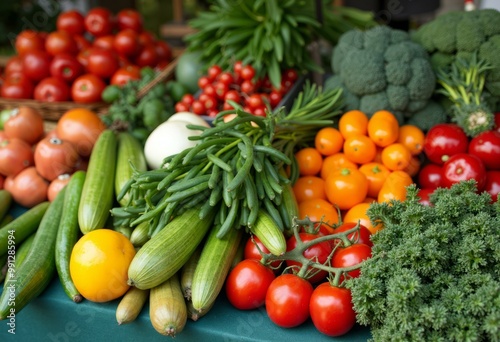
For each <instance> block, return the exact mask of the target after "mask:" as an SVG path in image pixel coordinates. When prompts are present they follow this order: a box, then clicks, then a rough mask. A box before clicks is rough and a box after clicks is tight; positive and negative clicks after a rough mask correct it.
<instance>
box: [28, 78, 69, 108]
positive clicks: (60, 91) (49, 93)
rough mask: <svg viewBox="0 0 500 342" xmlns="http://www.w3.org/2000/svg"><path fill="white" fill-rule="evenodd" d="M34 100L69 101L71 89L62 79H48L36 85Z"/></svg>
mask: <svg viewBox="0 0 500 342" xmlns="http://www.w3.org/2000/svg"><path fill="white" fill-rule="evenodd" d="M34 98H35V100H38V101H44V102H61V101H69V100H70V88H69V85H68V84H67V83H66V82H64V80H63V79H61V78H58V77H47V78H44V79H43V80H41V81H40V82H39V83H38V84H37V85H36V87H35V91H34Z"/></svg>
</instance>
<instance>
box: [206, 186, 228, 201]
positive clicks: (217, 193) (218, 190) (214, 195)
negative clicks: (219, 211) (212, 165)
mask: <svg viewBox="0 0 500 342" xmlns="http://www.w3.org/2000/svg"><path fill="white" fill-rule="evenodd" d="M222 191H224V187H223V185H222V183H220V184H218V185H217V186H216V187H215V188H213V189H212V191H211V192H210V197H209V199H208V201H209V203H210V205H211V206H215V205H216V204H217V203H219V201H220V200H221V199H222Z"/></svg>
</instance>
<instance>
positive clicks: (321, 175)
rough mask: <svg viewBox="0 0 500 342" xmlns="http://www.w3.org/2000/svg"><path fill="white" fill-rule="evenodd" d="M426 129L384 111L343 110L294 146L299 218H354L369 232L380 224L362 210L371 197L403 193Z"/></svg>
mask: <svg viewBox="0 0 500 342" xmlns="http://www.w3.org/2000/svg"><path fill="white" fill-rule="evenodd" d="M424 137H425V135H424V132H423V131H422V130H421V129H419V128H418V127H416V126H414V125H400V124H399V123H398V121H397V119H396V117H395V116H394V115H393V114H392V113H390V112H388V111H384V110H382V111H379V112H377V113H374V115H373V116H371V117H368V116H367V115H366V114H365V113H363V112H361V111H359V110H352V111H348V112H346V113H344V114H343V115H342V116H341V117H340V119H339V122H338V125H337V126H336V127H325V128H323V129H321V130H319V131H318V132H317V134H316V136H315V142H314V146H310V147H305V148H302V149H301V150H299V151H297V152H296V154H295V158H296V160H297V162H298V166H299V178H298V179H297V181H296V182H295V184H294V186H293V190H294V193H295V196H296V198H297V202H298V203H299V214H300V216H301V217H300V218H305V217H306V216H308V217H309V218H310V219H311V220H315V221H319V220H320V219H321V218H322V217H323V220H324V221H329V223H330V224H332V225H335V224H338V223H339V222H340V217H339V214H338V209H340V212H341V214H342V216H343V217H342V222H357V221H358V220H360V221H361V223H362V224H363V225H364V226H366V227H367V228H368V229H369V230H370V231H371V232H372V233H374V232H376V231H378V230H379V229H381V228H382V225H373V224H372V223H371V222H370V220H369V219H368V217H367V215H366V210H367V209H368V207H369V206H370V203H371V202H374V201H377V202H384V201H389V200H391V199H404V198H405V197H406V188H405V187H406V186H407V185H409V184H412V183H413V180H412V177H414V176H415V175H416V174H417V172H418V170H419V168H420V165H421V157H422V149H423V141H424Z"/></svg>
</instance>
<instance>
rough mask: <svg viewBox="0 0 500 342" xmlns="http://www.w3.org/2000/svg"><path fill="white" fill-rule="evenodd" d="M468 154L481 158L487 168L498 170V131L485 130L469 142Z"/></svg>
mask: <svg viewBox="0 0 500 342" xmlns="http://www.w3.org/2000/svg"><path fill="white" fill-rule="evenodd" d="M468 153H469V154H473V155H475V156H477V157H479V159H481V160H482V161H483V163H484V165H485V166H486V169H488V170H500V132H497V131H485V132H482V133H479V134H478V135H476V136H475V137H474V138H472V139H471V140H470V142H469V149H468Z"/></svg>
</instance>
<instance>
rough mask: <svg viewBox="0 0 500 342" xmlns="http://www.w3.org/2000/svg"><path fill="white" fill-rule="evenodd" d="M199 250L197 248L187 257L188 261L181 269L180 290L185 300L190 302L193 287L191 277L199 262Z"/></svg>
mask: <svg viewBox="0 0 500 342" xmlns="http://www.w3.org/2000/svg"><path fill="white" fill-rule="evenodd" d="M200 255H201V248H200V247H199V248H197V249H196V250H195V251H194V253H193V254H191V256H190V257H189V259H188V261H187V262H186V263H185V264H184V266H182V269H181V276H180V281H181V290H182V294H183V295H184V298H186V300H191V286H192V285H193V276H194V270H195V269H196V265H198V261H199V260H200Z"/></svg>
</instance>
